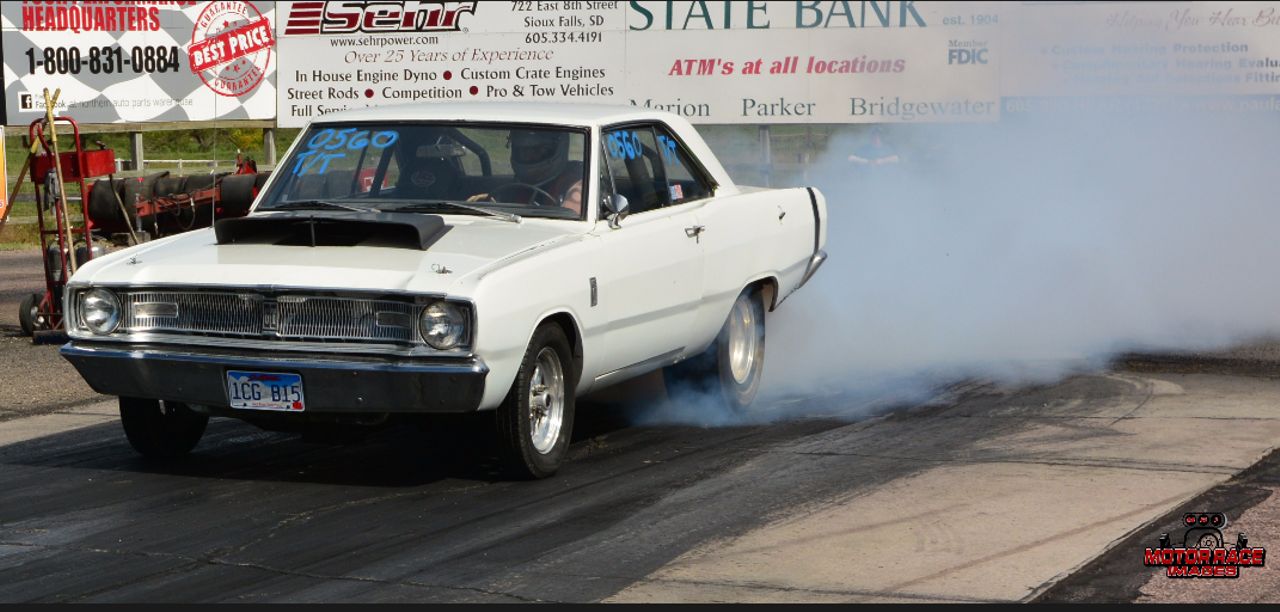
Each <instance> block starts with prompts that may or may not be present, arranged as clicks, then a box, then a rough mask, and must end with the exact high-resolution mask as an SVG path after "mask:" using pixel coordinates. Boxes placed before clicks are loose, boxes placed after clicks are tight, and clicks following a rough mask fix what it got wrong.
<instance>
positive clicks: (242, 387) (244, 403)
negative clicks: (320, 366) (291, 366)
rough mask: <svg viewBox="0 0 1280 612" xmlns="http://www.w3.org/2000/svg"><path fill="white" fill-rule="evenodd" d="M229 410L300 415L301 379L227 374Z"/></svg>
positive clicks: (254, 373)
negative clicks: (230, 408)
mask: <svg viewBox="0 0 1280 612" xmlns="http://www.w3.org/2000/svg"><path fill="white" fill-rule="evenodd" d="M227 397H228V398H229V399H230V400H231V407H232V408H241V409H245V410H280V411H283V412H302V411H303V410H304V409H305V406H306V405H305V404H304V403H303V402H304V400H303V398H302V376H301V375H298V374H277V373H272V372H237V371H235V370H230V371H228V372H227Z"/></svg>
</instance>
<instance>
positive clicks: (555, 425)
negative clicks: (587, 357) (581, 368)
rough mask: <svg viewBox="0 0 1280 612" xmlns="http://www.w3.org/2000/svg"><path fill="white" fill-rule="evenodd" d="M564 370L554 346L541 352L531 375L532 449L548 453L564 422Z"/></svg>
mask: <svg viewBox="0 0 1280 612" xmlns="http://www.w3.org/2000/svg"><path fill="white" fill-rule="evenodd" d="M564 392H565V389H564V369H563V368H562V367H561V366H560V356H559V355H557V354H556V352H555V351H554V350H552V349H551V347H545V348H543V349H542V350H541V351H539V352H538V357H537V359H536V360H535V361H534V365H533V375H532V376H530V377H529V438H530V441H531V442H532V443H533V449H534V450H536V451H538V453H539V454H543V455H545V454H547V453H549V452H551V449H552V448H554V447H555V445H556V440H557V439H559V438H560V427H561V426H562V425H563V424H564Z"/></svg>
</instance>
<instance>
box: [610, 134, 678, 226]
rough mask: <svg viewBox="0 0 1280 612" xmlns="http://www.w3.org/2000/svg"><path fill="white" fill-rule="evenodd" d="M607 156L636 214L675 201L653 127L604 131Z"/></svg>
mask: <svg viewBox="0 0 1280 612" xmlns="http://www.w3.org/2000/svg"><path fill="white" fill-rule="evenodd" d="M604 149H605V157H606V158H607V159H608V162H609V163H608V166H609V173H610V174H611V175H612V176H613V184H614V186H615V188H616V189H617V191H618V193H619V194H621V195H623V196H625V197H626V198H627V201H628V202H629V204H630V207H631V212H632V214H636V213H642V212H645V211H649V210H653V209H655V208H662V207H663V206H666V205H668V204H670V203H671V197H670V193H671V192H670V189H668V187H667V176H666V170H665V168H663V164H662V153H661V152H660V151H659V149H658V141H657V138H656V136H655V135H654V133H653V129H652V128H650V127H647V126H629V127H624V128H618V129H613V130H609V131H607V132H605V133H604Z"/></svg>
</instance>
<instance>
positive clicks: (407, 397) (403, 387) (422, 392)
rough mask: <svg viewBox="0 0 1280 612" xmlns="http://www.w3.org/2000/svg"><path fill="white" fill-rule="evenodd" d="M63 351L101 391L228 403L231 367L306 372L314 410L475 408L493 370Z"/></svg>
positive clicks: (76, 346)
mask: <svg viewBox="0 0 1280 612" xmlns="http://www.w3.org/2000/svg"><path fill="white" fill-rule="evenodd" d="M61 353H62V356H63V357H65V358H66V359H67V361H70V362H71V364H72V365H74V366H75V368H76V370H78V371H79V372H80V375H81V376H83V377H84V379H85V381H86V382H88V383H89V386H90V387H93V390H94V391H97V392H99V393H105V394H108V395H119V396H128V397H141V398H148V399H163V400H169V401H176V402H184V403H188V404H198V405H201V406H209V407H216V408H227V407H229V406H230V403H231V402H230V400H229V399H228V397H227V376H226V372H227V370H247V371H253V372H281V373H292V374H300V375H301V376H302V387H303V394H304V396H305V398H306V411H307V412H321V413H382V412H395V413H430V412H469V411H474V410H475V409H476V408H477V407H478V406H479V405H480V397H481V395H482V394H483V393H484V379H485V376H486V375H487V374H488V373H489V368H488V367H487V366H486V365H485V364H484V362H482V361H480V360H479V359H458V360H447V359H435V360H424V359H409V358H397V357H368V358H363V357H354V356H349V355H343V356H341V357H340V358H324V357H320V356H317V355H315V354H298V353H283V352H282V353H273V354H263V353H262V352H237V351H229V350H225V351H224V350H219V351H205V350H197V349H191V348H178V347H170V346H162V345H131V346H128V347H124V346H120V345H118V344H105V343H93V342H85V341H72V342H69V343H67V344H65V345H63V347H62V349H61Z"/></svg>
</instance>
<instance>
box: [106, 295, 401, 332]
mask: <svg viewBox="0 0 1280 612" xmlns="http://www.w3.org/2000/svg"><path fill="white" fill-rule="evenodd" d="M121 302H122V306H123V309H124V321H123V322H122V325H121V330H120V331H122V332H124V333H135V332H160V333H171V334H189V335H200V336H213V337H226V338H251V339H263V340H280V341H311V342H369V343H394V344H408V343H412V342H413V341H414V338H415V337H416V333H415V324H416V320H417V311H418V306H416V305H415V304H414V303H413V302H411V301H398V300H388V299H370V298H356V297H338V296H319V295H299V294H284V295H278V296H271V295H263V294H259V293H252V292H218V291H165V290H138V291H128V292H124V293H123V294H122V295H121Z"/></svg>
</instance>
